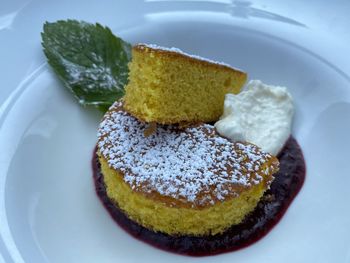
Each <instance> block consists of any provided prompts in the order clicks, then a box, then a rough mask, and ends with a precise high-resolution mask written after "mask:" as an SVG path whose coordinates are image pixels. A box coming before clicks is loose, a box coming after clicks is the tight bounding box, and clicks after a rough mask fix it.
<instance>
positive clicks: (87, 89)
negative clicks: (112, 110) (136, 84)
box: [41, 20, 131, 110]
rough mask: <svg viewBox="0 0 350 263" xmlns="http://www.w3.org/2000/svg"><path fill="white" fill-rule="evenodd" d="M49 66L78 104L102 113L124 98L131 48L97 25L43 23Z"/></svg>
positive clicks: (58, 22) (65, 22)
mask: <svg viewBox="0 0 350 263" xmlns="http://www.w3.org/2000/svg"><path fill="white" fill-rule="evenodd" d="M41 36H42V45H43V48H44V53H45V55H46V57H47V59H48V62H49V64H50V65H51V67H52V68H53V69H54V71H55V72H56V73H57V75H58V76H59V78H60V79H61V80H62V81H63V83H64V85H65V86H66V87H67V88H68V89H69V90H71V91H72V92H73V94H74V95H75V97H76V98H77V99H78V101H79V103H81V104H83V105H96V106H98V108H100V109H103V110H105V109H106V108H108V106H110V105H111V104H112V103H113V102H115V101H116V100H117V99H119V98H121V97H122V96H123V95H124V86H125V85H126V84H127V80H128V71H129V70H128V62H129V61H130V60H131V45H130V44H129V43H127V42H125V41H123V40H122V39H120V38H118V37H116V36H114V35H113V34H112V32H111V30H110V29H109V28H107V27H103V26H101V25H100V24H98V23H97V24H95V25H94V24H89V23H86V22H81V21H76V20H66V21H63V20H60V21H57V22H54V23H48V22H46V23H45V24H44V30H43V32H42V34H41Z"/></svg>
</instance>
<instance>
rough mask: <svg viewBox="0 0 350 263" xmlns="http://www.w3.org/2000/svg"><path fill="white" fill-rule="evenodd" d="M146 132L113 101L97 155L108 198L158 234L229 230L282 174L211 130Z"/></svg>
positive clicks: (250, 148) (256, 152)
mask: <svg viewBox="0 0 350 263" xmlns="http://www.w3.org/2000/svg"><path fill="white" fill-rule="evenodd" d="M145 129H147V124H145V123H143V122H140V121H139V120H138V119H136V118H135V117H133V116H132V115H130V114H129V113H128V112H126V111H125V110H124V108H123V105H122V103H121V102H116V103H115V104H114V105H113V106H112V107H111V108H110V110H109V111H108V112H107V113H106V115H105V117H104V119H103V121H102V122H101V124H100V127H99V134H98V145H97V146H98V150H97V151H98V155H99V161H100V164H101V171H102V175H103V180H104V183H105V186H106V190H107V191H106V192H107V195H108V197H109V198H110V199H111V200H113V202H114V203H115V204H116V206H118V207H119V208H120V209H121V210H122V211H123V212H124V213H125V214H126V215H127V216H128V217H129V218H130V219H131V220H133V221H135V222H137V223H138V224H140V225H142V226H144V227H146V228H147V229H151V230H153V231H156V232H162V233H166V234H170V235H178V234H180V235H195V236H201V235H215V234H217V233H221V232H223V231H225V230H226V229H227V228H229V227H230V226H232V225H234V224H238V223H240V222H241V221H242V220H243V219H244V217H245V216H246V215H247V214H248V213H250V212H251V211H252V210H253V209H254V208H255V207H256V205H257V203H258V201H259V200H260V198H261V197H262V195H263V194H264V192H265V190H266V189H267V188H268V187H269V185H270V184H271V181H272V180H273V173H275V172H276V171H277V170H278V160H277V159H276V158H275V157H273V156H271V155H270V154H268V153H265V152H262V151H261V150H260V149H259V148H258V147H256V146H255V145H253V144H249V143H239V142H236V143H233V142H231V141H229V140H227V139H225V138H222V137H220V136H219V135H217V134H216V131H215V129H214V127H213V126H211V125H208V124H198V125H196V126H193V127H187V128H185V129H182V130H179V129H178V128H177V127H175V126H171V125H170V126H169V125H168V126H162V125H159V126H158V127H157V130H156V131H155V133H153V134H151V135H149V136H147V137H146V136H145V135H144V131H145Z"/></svg>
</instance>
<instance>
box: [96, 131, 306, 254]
mask: <svg viewBox="0 0 350 263" xmlns="http://www.w3.org/2000/svg"><path fill="white" fill-rule="evenodd" d="M278 159H279V161H280V171H279V172H278V173H277V174H275V180H274V181H273V183H272V184H271V188H270V190H268V191H266V193H265V194H264V196H263V198H262V200H260V202H259V203H258V205H257V207H256V209H255V210H254V211H253V212H252V213H250V214H249V215H248V216H247V217H246V218H245V220H244V221H243V222H242V223H240V224H238V225H235V226H232V227H231V228H229V229H228V230H226V231H225V232H224V233H222V234H217V235H214V236H200V237H198V236H172V235H168V234H164V233H159V232H154V231H152V230H149V229H147V228H144V227H143V226H141V225H139V224H137V223H135V222H134V221H132V220H130V219H129V218H128V217H127V216H126V215H125V214H124V213H123V212H122V211H121V210H120V209H119V208H118V207H117V206H116V205H115V204H114V203H113V202H112V201H111V200H110V199H109V198H108V196H107V194H106V188H105V184H104V182H103V176H102V174H101V171H100V164H99V162H98V158H97V155H96V151H94V157H93V162H92V165H93V171H94V181H95V187H96V192H97V195H98V196H99V198H100V199H101V201H102V203H103V204H104V206H105V207H106V209H107V210H108V212H109V213H110V215H111V216H112V217H113V219H114V220H115V221H116V222H117V223H118V224H119V225H120V226H121V227H122V228H123V229H124V230H126V231H127V232H128V233H130V234H131V235H133V236H134V237H136V238H138V239H140V240H142V241H144V242H147V243H149V244H151V245H153V246H155V247H158V248H160V249H164V250H167V251H170V252H174V253H179V254H185V255H191V256H207V255H215V254H219V253H224V252H229V251H235V250H238V249H240V248H244V247H246V246H249V245H251V244H253V243H254V242H256V241H258V240H259V239H261V238H262V237H264V236H265V235H266V234H267V233H268V232H269V231H270V230H271V229H272V228H273V227H274V226H275V225H276V224H277V223H278V221H279V220H280V219H281V218H282V216H283V215H284V213H285V212H286V210H287V208H288V206H289V205H290V203H291V202H292V200H293V199H294V197H295V196H296V195H297V193H298V192H299V190H300V189H301V187H302V185H303V182H304V179H305V172H306V167H305V162H304V158H303V154H302V151H301V149H300V147H299V145H298V143H297V142H296V140H295V139H294V138H293V137H290V138H289V140H288V141H287V142H286V144H285V146H284V148H283V149H282V151H281V152H280V154H279V155H278Z"/></svg>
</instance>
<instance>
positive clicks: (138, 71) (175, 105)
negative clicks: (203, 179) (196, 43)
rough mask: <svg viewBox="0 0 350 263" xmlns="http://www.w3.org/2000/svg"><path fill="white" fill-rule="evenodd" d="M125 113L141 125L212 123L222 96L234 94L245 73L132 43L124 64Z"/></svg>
mask: <svg viewBox="0 0 350 263" xmlns="http://www.w3.org/2000/svg"><path fill="white" fill-rule="evenodd" d="M129 69H130V72H129V83H128V85H127V86H126V88H125V90H126V94H125V109H126V110H127V111H129V112H130V113H132V114H133V115H134V116H136V117H137V118H138V119H140V120H143V121H146V122H157V123H161V124H174V123H195V122H198V121H200V122H212V121H216V120H218V119H219V117H220V116H221V115H222V112H223V103H224V98H225V94H227V93H234V94H237V93H239V91H240V89H241V87H242V86H243V84H244V83H245V81H246V78H247V75H246V73H244V72H242V71H239V70H237V69H234V68H232V67H229V66H228V65H225V64H220V63H215V62H212V61H207V60H201V59H199V58H198V57H194V56H190V55H187V54H184V53H182V52H177V51H176V50H175V51H173V50H168V49H161V48H155V47H152V46H147V45H136V46H134V47H133V50H132V61H131V63H130V64H129Z"/></svg>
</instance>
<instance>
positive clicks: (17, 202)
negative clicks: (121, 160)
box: [0, 0, 350, 263]
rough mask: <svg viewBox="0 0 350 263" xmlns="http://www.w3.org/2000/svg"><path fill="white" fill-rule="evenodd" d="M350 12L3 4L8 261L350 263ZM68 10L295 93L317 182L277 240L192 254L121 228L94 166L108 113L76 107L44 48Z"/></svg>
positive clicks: (251, 5) (2, 208) (2, 209)
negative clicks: (46, 32)
mask: <svg viewBox="0 0 350 263" xmlns="http://www.w3.org/2000/svg"><path fill="white" fill-rule="evenodd" d="M265 2H266V3H265ZM330 10H332V13H331V12H330ZM349 10H350V4H349V2H348V1H337V4H336V3H335V2H332V1H327V2H326V1H325V2H318V1H307V2H306V1H229V0H207V1H161V0H156V1H153V0H145V1H136V0H134V1H123V2H121V1H112V0H108V1H104V2H103V3H101V1H97V0H96V1H88V2H86V1H80V0H77V1H74V2H72V1H68V0H64V1H51V2H50V1H44V0H32V1H30V0H29V1H28V0H16V1H6V0H5V1H3V3H2V5H1V10H0V43H1V44H0V45H1V49H0V57H1V60H0V72H1V73H2V78H1V91H0V105H1V107H0V145H1V147H2V150H1V153H0V262H10V263H11V262H36V263H40V262H85V263H87V262H169V263H170V262H199V261H200V262H249V263H253V262H282V261H283V262H293V263H294V262H350V230H349V225H350V208H349V201H350V198H349V194H348V189H349V185H350V176H349V164H348V163H349V149H350V140H349V138H348V136H349V134H350V122H349V116H350V62H349V59H348V56H347V54H349V53H350V46H349V45H348V43H349V42H350V34H349V28H348V25H349V24H350V17H349V16H348V11H349ZM67 18H72V19H81V20H86V21H89V22H99V23H101V24H103V25H107V26H109V27H110V28H111V29H112V31H113V32H114V33H115V34H117V35H119V36H121V37H122V38H124V39H125V40H127V41H129V42H131V43H137V42H146V43H155V44H158V45H163V46H168V47H172V46H174V47H178V48H180V49H182V50H184V51H185V52H187V53H192V54H197V55H200V56H204V57H208V58H210V59H214V60H218V61H224V62H226V63H229V64H231V65H233V66H236V67H238V68H241V69H243V70H245V71H246V72H248V74H249V79H260V80H262V81H263V82H265V83H267V84H274V85H283V86H287V87H288V88H289V90H290V92H291V93H292V95H293V97H294V102H295V108H296V112H295V119H294V124H293V135H294V136H295V137H296V139H297V140H298V141H299V143H300V145H301V147H302V149H303V151H304V155H305V160H306V165H307V174H306V181H305V184H304V186H303V188H302V190H301V192H300V193H299V194H298V196H297V197H296V199H295V200H294V202H293V203H292V205H291V206H290V208H289V209H288V211H287V213H286V214H285V216H284V217H283V218H282V220H281V221H280V222H279V223H278V224H277V225H276V226H275V227H274V228H273V230H272V231H271V232H270V233H269V234H268V235H267V236H266V237H264V238H263V239H261V240H260V241H258V242H257V243H255V244H253V245H252V246H249V247H247V248H245V249H242V250H239V251H236V252H232V253H225V254H221V255H217V256H212V257H203V258H195V257H187V256H182V255H177V254H172V253H168V252H165V251H162V250H158V249H156V248H154V247H152V246H149V245H147V244H145V243H143V242H141V241H139V240H137V239H135V238H133V237H132V236H130V235H129V234H127V233H126V232H124V231H123V230H122V229H121V228H120V227H119V226H118V225H116V223H114V221H113V220H112V218H111V217H110V216H109V214H108V212H107V211H106V209H105V208H104V207H103V205H102V204H101V203H100V201H99V199H98V198H97V196H96V193H95V190H94V184H93V178H92V170H91V158H92V151H93V149H94V146H95V143H96V140H97V137H96V131H97V126H98V124H99V120H100V119H101V117H102V115H101V113H99V112H98V111H97V110H95V109H92V108H83V107H81V106H79V105H78V104H77V102H76V100H75V99H74V98H73V96H72V95H71V94H70V93H69V92H68V91H66V89H65V88H64V87H63V85H62V84H61V83H60V81H59V80H58V79H57V77H56V76H55V74H54V73H53V72H52V71H51V69H50V67H49V66H48V65H47V64H46V59H45V57H44V55H43V53H42V48H41V45H40V42H41V37H40V32H41V30H42V25H43V23H44V22H45V21H56V20H58V19H67Z"/></svg>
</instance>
